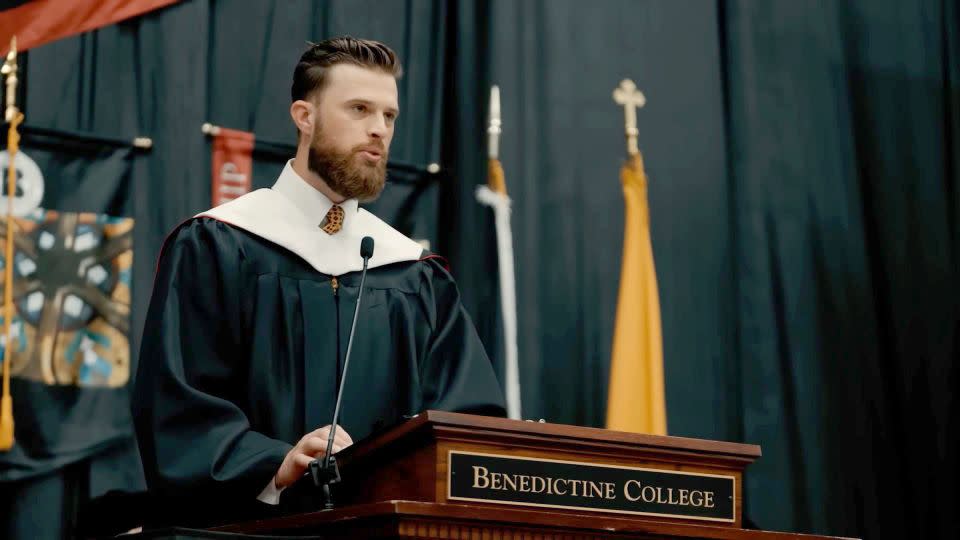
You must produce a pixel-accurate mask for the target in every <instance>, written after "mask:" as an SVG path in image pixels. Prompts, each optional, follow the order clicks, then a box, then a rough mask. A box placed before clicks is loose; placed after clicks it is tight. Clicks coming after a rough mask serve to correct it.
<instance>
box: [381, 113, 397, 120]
mask: <svg viewBox="0 0 960 540" xmlns="http://www.w3.org/2000/svg"><path fill="white" fill-rule="evenodd" d="M384 116H385V117H386V118H387V120H389V121H391V122H393V121H394V120H396V119H397V115H395V114H393V113H387V114H385V115H384Z"/></svg>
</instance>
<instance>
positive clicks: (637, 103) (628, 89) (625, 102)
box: [613, 79, 647, 156]
mask: <svg viewBox="0 0 960 540" xmlns="http://www.w3.org/2000/svg"><path fill="white" fill-rule="evenodd" d="M613 101H615V102H616V103H617V104H618V105H622V106H623V114H624V117H625V118H624V120H625V128H626V135H627V153H628V154H630V155H631V156H634V155H637V154H639V153H640V150H639V148H638V147H637V135H639V134H640V131H639V130H638V129H637V107H643V106H644V105H646V103H647V98H646V97H644V95H643V92H641V91H639V90H637V85H636V84H634V83H633V81H631V80H630V79H624V80H622V81H620V86H618V87H617V88H615V89H614V90H613Z"/></svg>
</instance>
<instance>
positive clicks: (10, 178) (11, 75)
mask: <svg viewBox="0 0 960 540" xmlns="http://www.w3.org/2000/svg"><path fill="white" fill-rule="evenodd" d="M0 74H2V75H3V76H4V77H5V79H6V87H7V100H6V110H5V113H4V120H5V121H6V122H7V123H8V124H10V126H9V128H8V133H7V154H8V159H9V162H8V164H7V236H6V243H5V246H4V247H5V248H6V249H5V254H4V265H3V266H4V280H3V336H4V341H3V394H2V397H0V451H4V450H9V449H10V448H12V447H13V433H14V430H13V398H12V396H11V395H10V369H11V366H10V364H11V363H12V362H13V353H12V352H11V351H12V349H13V339H12V337H11V336H10V322H11V320H12V319H13V228H14V226H15V223H14V220H13V199H14V197H15V195H16V192H17V168H16V166H15V165H14V158H15V157H16V155H17V150H18V149H19V147H20V134H19V133H18V132H17V127H18V126H19V125H20V123H22V122H23V114H22V113H21V112H20V110H19V109H17V104H16V102H17V37H16V36H14V37H13V38H11V39H10V52H9V53H8V54H7V58H6V61H5V62H4V63H3V68H0Z"/></svg>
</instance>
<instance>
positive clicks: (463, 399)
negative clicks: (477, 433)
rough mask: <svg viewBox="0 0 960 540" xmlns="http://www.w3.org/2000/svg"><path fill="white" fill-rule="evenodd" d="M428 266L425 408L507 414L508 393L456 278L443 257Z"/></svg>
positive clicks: (422, 375)
mask: <svg viewBox="0 0 960 540" xmlns="http://www.w3.org/2000/svg"><path fill="white" fill-rule="evenodd" d="M424 262H425V263H426V264H427V271H426V272H425V278H424V280H423V282H422V284H421V290H420V298H421V299H422V301H423V302H424V310H425V311H426V313H427V320H428V322H429V324H430V328H431V332H430V340H429V343H428V346H427V351H426V354H425V355H424V358H423V359H422V360H421V364H420V380H421V387H422V394H423V395H422V398H423V404H424V407H423V408H424V409H437V410H443V411H454V412H464V413H471V414H482V415H487V416H505V407H504V398H503V392H502V391H501V389H500V384H499V383H498V382H497V378H496V375H495V374H494V372H493V366H492V365H491V364H490V360H489V358H488V357H487V354H486V352H485V351H484V348H483V343H481V341H480V337H479V336H478V335H477V331H476V328H474V326H473V322H472V321H471V320H470V316H469V315H468V314H467V311H466V309H464V307H463V304H462V303H461V302H460V291H459V290H458V289H457V285H456V283H455V282H454V280H453V277H452V276H451V275H450V273H449V272H448V271H447V270H446V269H445V268H444V267H443V266H442V265H441V264H440V262H439V261H438V260H437V259H429V260H427V261H424Z"/></svg>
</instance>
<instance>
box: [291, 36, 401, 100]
mask: <svg viewBox="0 0 960 540" xmlns="http://www.w3.org/2000/svg"><path fill="white" fill-rule="evenodd" d="M337 64H353V65H355V66H360V67H365V68H370V69H377V70H380V71H383V72H384V73H388V74H390V75H393V76H394V78H396V79H399V78H400V77H401V76H402V75H403V68H402V67H401V66H400V61H399V60H398V59H397V54H396V53H395V52H393V50H392V49H390V47H387V46H386V45H384V44H383V43H380V42H379V41H372V40H368V39H356V38H352V37H350V36H343V37H336V38H331V39H325V40H323V41H321V42H320V43H312V44H310V48H309V49H307V51H306V52H304V53H303V56H301V57H300V62H298V63H297V67H296V69H294V70H293V85H292V86H291V87H290V97H291V102H293V101H297V100H299V99H308V98H309V97H310V96H311V95H312V94H314V93H316V92H319V91H320V90H323V87H324V86H325V85H326V84H327V71H329V69H330V68H331V67H333V66H335V65H337Z"/></svg>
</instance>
